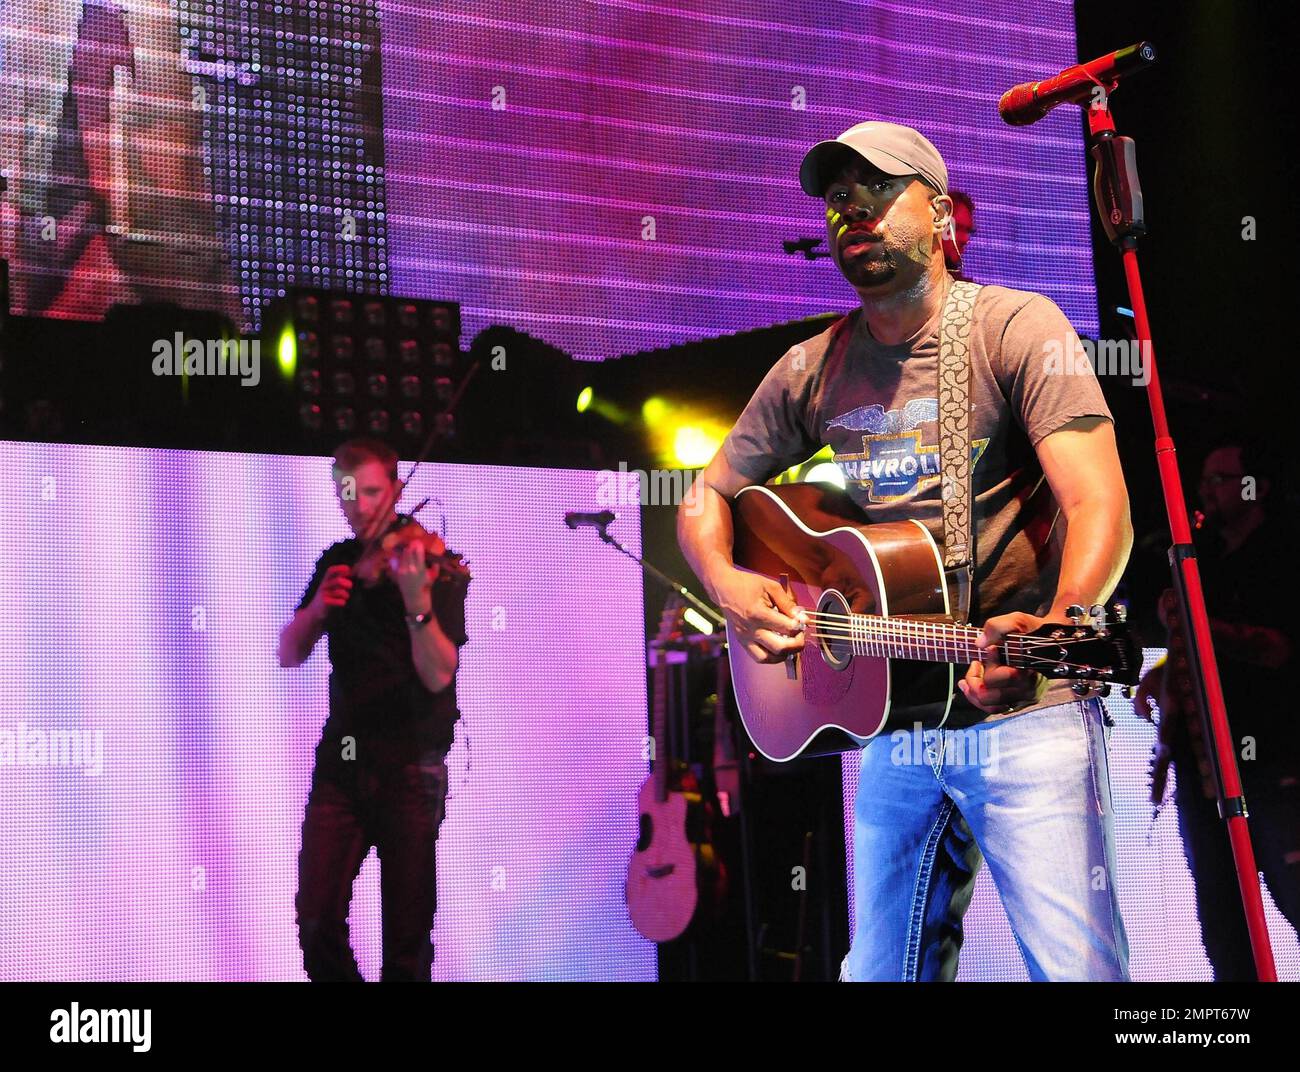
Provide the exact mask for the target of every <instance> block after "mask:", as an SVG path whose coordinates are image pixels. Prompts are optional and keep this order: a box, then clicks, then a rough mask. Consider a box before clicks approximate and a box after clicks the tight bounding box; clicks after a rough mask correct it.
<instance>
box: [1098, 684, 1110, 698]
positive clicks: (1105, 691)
mask: <svg viewBox="0 0 1300 1072" xmlns="http://www.w3.org/2000/svg"><path fill="white" fill-rule="evenodd" d="M1097 695H1098V696H1109V695H1110V682H1108V681H1104V682H1102V683H1101V684H1100V685H1099V686H1098V687H1097Z"/></svg>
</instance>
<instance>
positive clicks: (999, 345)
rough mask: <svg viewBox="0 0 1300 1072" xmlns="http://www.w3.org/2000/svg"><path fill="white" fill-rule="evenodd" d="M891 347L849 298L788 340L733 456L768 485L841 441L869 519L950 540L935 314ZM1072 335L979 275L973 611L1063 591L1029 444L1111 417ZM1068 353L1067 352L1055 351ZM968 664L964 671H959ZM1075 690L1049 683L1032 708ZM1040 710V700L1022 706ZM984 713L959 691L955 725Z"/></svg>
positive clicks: (841, 457)
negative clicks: (1089, 419)
mask: <svg viewBox="0 0 1300 1072" xmlns="http://www.w3.org/2000/svg"><path fill="white" fill-rule="evenodd" d="M941 317H942V307H941V308H940V311H939V312H937V313H936V314H935V315H934V317H933V318H931V320H930V321H929V323H927V324H926V325H925V326H924V327H922V328H921V329H920V330H919V331H918V332H917V334H916V335H915V336H914V337H913V338H911V339H909V340H907V341H905V342H902V343H899V344H897V345H893V346H886V345H884V344H882V343H879V342H877V341H876V340H875V339H874V338H873V337H872V335H871V332H870V330H869V328H868V326H867V322H866V320H865V319H864V318H863V316H862V309H861V308H858V309H855V310H854V311H853V312H851V313H849V314H848V315H847V316H844V317H842V318H841V319H839V320H837V321H836V322H835V323H834V324H832V325H831V326H830V327H829V328H827V329H826V330H825V331H824V332H822V333H821V334H820V335H817V336H816V337H814V338H812V339H809V340H807V341H806V342H803V343H800V344H799V345H797V346H794V347H792V348H791V349H790V350H788V351H787V352H786V353H785V354H784V355H783V356H782V357H781V359H780V360H779V361H777V363H776V364H775V365H773V366H772V369H771V371H769V372H768V374H767V376H766V377H765V378H764V380H763V382H762V384H761V385H760V386H759V388H758V390H757V391H756V392H755V393H754V397H753V398H752V399H750V401H749V404H748V405H747V406H746V407H745V411H744V412H743V413H742V414H741V415H740V419H739V420H738V421H737V422H736V426H735V427H734V428H733V429H732V430H731V432H730V434H729V435H728V436H727V438H726V440H725V441H724V443H723V450H724V451H725V453H726V457H727V460H728V461H729V462H730V463H731V465H732V466H733V467H734V468H735V469H736V470H737V471H738V472H739V473H741V474H742V475H743V476H745V477H746V478H747V479H750V480H752V481H754V482H755V483H760V482H763V481H765V480H768V479H769V478H771V477H772V476H774V475H775V474H777V473H779V472H781V471H782V470H784V469H787V468H789V467H790V466H792V465H796V464H798V463H800V462H802V461H805V460H806V459H808V458H809V457H810V456H811V455H813V454H815V453H816V452H817V451H818V450H820V449H821V448H822V447H823V446H826V445H829V446H830V447H831V449H832V451H833V452H834V459H835V464H836V465H837V466H838V467H839V469H840V471H841V473H843V475H844V479H845V484H846V490H847V491H848V493H849V495H850V496H851V497H852V498H853V500H854V501H855V502H856V503H857V504H858V506H860V507H861V508H862V510H863V511H864V512H865V513H866V515H867V517H868V518H869V519H870V520H871V521H872V522H880V521H899V520H903V519H906V518H915V519H916V520H918V521H921V522H922V523H924V524H925V525H926V527H927V528H928V529H929V530H930V533H931V535H933V536H934V538H935V541H936V542H937V543H939V544H940V545H942V543H943V520H942V517H941V515H940V510H939V491H940V489H939V482H940V466H939V427H938V415H939V384H938V356H939V323H940V319H941ZM1077 347H1078V336H1077V335H1076V334H1075V331H1074V328H1073V327H1071V325H1070V322H1069V321H1068V320H1067V319H1066V317H1065V314H1064V313H1062V312H1061V310H1060V309H1059V308H1058V307H1057V305H1056V304H1055V303H1054V302H1053V301H1052V300H1051V299H1050V298H1046V297H1044V296H1043V295H1041V294H1033V293H1030V292H1028V291H1022V290H1011V289H1009V288H1007V287H999V286H985V287H983V288H982V289H981V290H980V292H979V294H978V296H977V297H976V300H975V311H974V320H973V323H972V325H971V339H970V357H971V380H970V397H971V402H972V404H973V406H974V411H973V413H972V422H971V432H970V435H971V458H972V469H971V479H972V490H973V493H974V496H975V511H974V525H975V567H976V568H975V593H974V597H973V600H972V607H971V613H972V620H973V621H975V622H983V621H984V620H986V619H988V618H991V617H993V616H995V615H998V614H1006V613H1009V612H1010V611H1027V612H1028V613H1030V614H1035V615H1043V614H1046V613H1047V611H1048V609H1049V608H1050V606H1051V603H1052V600H1053V598H1054V597H1055V594H1056V582H1057V577H1058V574H1059V571H1060V563H1061V551H1062V548H1063V547H1064V542H1065V518H1064V517H1063V516H1059V513H1060V512H1059V507H1058V505H1057V502H1056V500H1055V498H1054V497H1053V495H1052V490H1051V488H1050V486H1049V485H1048V483H1047V479H1046V477H1045V476H1044V475H1043V471H1042V467H1041V466H1040V465H1039V463H1038V458H1037V455H1036V454H1035V453H1034V447H1035V446H1036V445H1037V443H1038V441H1039V440H1041V439H1042V438H1043V437H1045V436H1047V435H1050V434H1051V433H1052V432H1055V431H1056V430H1057V429H1059V428H1060V427H1061V426H1062V425H1064V424H1066V423H1067V422H1068V421H1071V420H1073V419H1074V418H1076V417H1086V416H1101V417H1105V418H1107V419H1111V420H1113V418H1112V417H1111V413H1110V409H1109V408H1108V407H1107V405H1106V400H1105V398H1104V397H1103V396H1102V393H1101V387H1100V385H1099V384H1098V383H1097V378H1096V376H1095V375H1094V374H1093V372H1092V371H1091V369H1090V367H1089V366H1088V364H1087V363H1086V362H1085V361H1083V360H1073V359H1072V355H1074V354H1076V353H1077ZM1054 354H1055V355H1065V357H1066V359H1065V360H1061V359H1060V357H1059V356H1057V358H1056V360H1055V361H1054V360H1053V359H1052V358H1053V355H1054ZM958 672H959V673H960V671H958ZM1072 698H1073V694H1072V693H1071V692H1070V688H1069V683H1068V682H1066V681H1054V682H1052V683H1051V686H1050V688H1049V690H1048V692H1047V693H1046V694H1045V695H1044V697H1043V699H1042V701H1040V702H1039V703H1038V704H1036V705H1034V706H1035V707H1041V706H1045V705H1047V704H1051V703H1064V702H1066V701H1068V700H1070V699H1072ZM1026 710H1033V708H1026ZM984 717H985V716H984V713H983V712H981V711H979V710H978V709H977V708H975V707H973V706H972V705H970V704H969V703H968V702H967V701H966V699H965V698H964V697H963V696H962V695H961V694H960V693H958V694H957V695H956V697H955V698H954V701H953V711H952V716H951V719H950V725H961V724H967V723H969V722H972V721H981V720H982V719H983V718H984Z"/></svg>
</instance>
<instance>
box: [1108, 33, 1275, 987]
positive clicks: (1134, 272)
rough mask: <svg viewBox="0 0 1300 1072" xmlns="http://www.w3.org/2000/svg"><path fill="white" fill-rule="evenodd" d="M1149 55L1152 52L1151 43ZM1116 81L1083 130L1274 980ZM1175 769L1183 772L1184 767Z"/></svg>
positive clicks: (1266, 975) (1178, 580) (1246, 897)
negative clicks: (1142, 256) (1163, 381)
mask: <svg viewBox="0 0 1300 1072" xmlns="http://www.w3.org/2000/svg"><path fill="white" fill-rule="evenodd" d="M1148 47H1149V46H1148ZM1150 59H1154V50H1152V52H1151V56H1150ZM1118 84H1119V82H1118V80H1116V81H1114V82H1111V83H1110V84H1109V85H1106V86H1103V87H1102V89H1103V91H1104V92H1102V93H1101V94H1100V98H1101V99H1100V100H1097V101H1094V102H1092V103H1091V104H1090V105H1088V106H1087V107H1085V109H1084V110H1085V111H1086V112H1087V115H1088V135H1089V138H1090V140H1091V142H1092V147H1091V149H1090V150H1089V151H1090V153H1091V155H1092V158H1093V160H1094V161H1095V163H1096V169H1095V171H1094V173H1093V195H1094V197H1095V198H1096V202H1097V211H1098V212H1099V213H1100V215H1101V223H1102V226H1103V227H1104V228H1105V230H1106V234H1107V237H1109V238H1110V240H1111V242H1112V243H1113V244H1114V245H1115V246H1117V247H1118V248H1119V251H1120V256H1121V258H1122V259H1123V262H1124V275H1125V278H1126V279H1127V281H1128V292H1129V300H1130V303H1131V304H1132V306H1133V319H1134V323H1135V324H1136V328H1137V339H1138V345H1139V347H1140V348H1141V350H1142V352H1143V353H1144V354H1145V358H1146V362H1147V367H1146V369H1145V370H1144V371H1146V372H1147V373H1148V374H1149V376H1150V380H1149V381H1148V383H1147V400H1148V402H1149V403H1150V405H1151V420H1152V423H1153V424H1154V425H1155V451H1156V467H1157V468H1158V469H1159V471H1160V483H1161V484H1162V486H1163V488H1164V496H1165V512H1166V513H1167V514H1168V515H1169V532H1170V536H1171V537H1172V539H1173V544H1172V546H1171V547H1170V548H1169V566H1170V569H1171V570H1172V573H1173V581H1174V591H1176V592H1177V593H1178V600H1179V604H1180V605H1181V607H1182V614H1183V621H1184V622H1185V623H1187V626H1188V632H1189V636H1188V661H1189V663H1190V664H1191V665H1190V667H1189V669H1190V670H1191V678H1192V680H1193V681H1194V682H1195V683H1196V688H1197V693H1198V698H1199V700H1200V703H1199V704H1198V706H1199V708H1200V712H1201V715H1200V717H1201V719H1202V723H1203V725H1204V727H1205V736H1204V739H1205V740H1206V741H1209V742H1211V743H1212V747H1211V748H1210V749H1209V750H1208V751H1209V754H1210V759H1211V765H1212V766H1213V768H1214V775H1215V784H1216V786H1217V788H1218V794H1219V816H1220V818H1222V819H1223V820H1224V821H1225V822H1226V823H1227V824H1228V839H1229V841H1230V843H1231V845H1232V859H1233V862H1234V864H1235V865H1236V868H1237V884H1238V887H1239V888H1240V890H1241V901H1242V904H1243V906H1244V907H1245V911H1246V928H1247V930H1248V931H1249V933H1250V945H1251V952H1252V953H1253V955H1254V958H1255V974H1256V975H1257V976H1258V978H1259V981H1260V982H1265V983H1275V982H1277V969H1276V967H1275V966H1274V963H1273V947H1272V946H1271V945H1270V944H1269V940H1268V926H1267V924H1266V923H1265V921H1264V901H1263V897H1262V895H1261V892H1260V887H1259V869H1258V867H1256V865H1255V852H1254V849H1253V848H1252V847H1251V843H1250V831H1249V830H1248V829H1247V826H1246V816H1247V814H1248V813H1247V811H1246V798H1245V795H1244V793H1243V792H1242V788H1241V776H1240V773H1239V772H1238V770H1237V758H1236V750H1235V749H1234V747H1233V743H1232V733H1231V730H1230V729H1229V727H1228V714H1227V709H1226V707H1225V706H1224V702H1223V688H1222V686H1221V684H1220V681H1219V667H1218V664H1217V663H1216V662H1215V658H1214V645H1213V643H1212V642H1211V639H1210V619H1209V615H1208V614H1207V613H1206V610H1205V596H1204V592H1203V591H1202V588H1201V574H1200V570H1199V569H1198V567H1197V563H1196V548H1195V547H1194V546H1193V545H1192V530H1191V526H1190V524H1189V523H1188V519H1187V502H1186V500H1185V498H1184V496H1183V484H1182V480H1181V479H1180V477H1179V475H1178V463H1177V460H1176V454H1177V451H1176V450H1175V448H1174V438H1173V436H1172V435H1171V434H1170V432H1169V424H1168V421H1167V420H1166V419H1165V402H1164V395H1163V393H1162V391H1161V387H1160V376H1159V375H1158V371H1157V367H1156V356H1155V349H1154V347H1153V345H1152V343H1151V326H1150V324H1149V323H1148V321H1147V307H1146V299H1145V296H1144V294H1143V291H1142V277H1141V275H1140V274H1139V273H1138V260H1137V240H1138V238H1140V237H1141V236H1142V235H1143V234H1145V233H1146V225H1145V222H1144V220H1143V216H1142V188H1141V186H1140V185H1139V184H1138V175H1137V160H1136V155H1135V151H1134V150H1135V143H1134V141H1133V139H1132V138H1128V137H1120V136H1118V135H1117V134H1116V132H1115V122H1114V120H1113V119H1112V118H1111V114H1110V109H1109V107H1108V98H1109V94H1110V93H1111V92H1113V91H1114V89H1115V88H1116V86H1118ZM1179 775H1180V776H1181V775H1182V772H1181V771H1179Z"/></svg>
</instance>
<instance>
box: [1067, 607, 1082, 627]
mask: <svg viewBox="0 0 1300 1072" xmlns="http://www.w3.org/2000/svg"><path fill="white" fill-rule="evenodd" d="M1065 616H1066V617H1067V618H1069V619H1070V621H1072V622H1073V623H1074V624H1075V625H1079V624H1080V623H1082V621H1083V608H1082V607H1081V606H1079V604H1078V603H1071V604H1070V605H1069V606H1068V607H1066V608H1065Z"/></svg>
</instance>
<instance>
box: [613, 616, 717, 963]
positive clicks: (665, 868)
mask: <svg viewBox="0 0 1300 1072" xmlns="http://www.w3.org/2000/svg"><path fill="white" fill-rule="evenodd" d="M685 610H686V606H685V603H684V602H683V601H682V600H681V599H680V598H678V597H677V596H670V597H669V599H668V602H667V603H666V604H665V606H664V612H663V616H662V618H661V619H660V623H659V633H658V635H657V636H656V638H655V639H654V641H653V642H652V643H651V645H650V662H651V665H652V667H653V671H654V672H653V686H652V691H653V704H654V733H653V737H652V738H651V740H652V741H653V751H652V753H651V756H650V760H651V763H652V771H651V774H650V776H649V777H648V778H646V780H645V782H644V783H643V784H642V786H641V791H640V793H639V794H638V796H637V802H638V812H639V815H640V820H639V821H640V827H639V834H638V837H637V842H636V847H635V849H634V850H633V852H632V858H631V859H630V860H629V861H628V870H627V883H626V886H625V896H626V899H627V907H628V914H629V915H630V916H631V919H632V925H633V926H634V927H636V929H637V931H638V932H639V933H640V934H641V935H643V936H644V937H646V938H648V939H649V940H650V941H652V942H670V941H672V940H673V939H674V938H679V937H681V936H682V935H683V934H685V933H686V931H687V930H688V929H689V928H690V927H691V924H692V923H693V922H703V921H704V920H706V919H708V918H711V916H712V914H713V910H714V909H715V908H716V907H717V905H718V904H719V903H720V902H721V900H722V897H723V895H724V894H725V890H726V885H725V884H726V872H725V869H724V868H723V866H722V863H721V860H720V859H719V858H718V856H717V854H716V852H715V851H714V848H713V843H712V822H713V807H712V805H711V804H710V803H709V802H708V801H707V800H705V798H704V795H703V793H702V792H701V790H700V786H699V783H698V781H697V780H696V778H695V776H694V775H693V774H692V773H691V772H690V771H689V770H684V769H683V770H677V769H676V767H675V764H674V763H673V759H672V753H671V750H670V748H669V741H668V720H669V696H670V695H671V694H673V693H674V692H675V690H673V689H671V688H670V682H669V668H668V664H669V653H670V652H673V651H680V652H681V653H682V659H683V660H684V659H685V658H686V648H687V647H688V642H687V641H685V640H684V639H683V636H682V622H683V615H684V613H685Z"/></svg>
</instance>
